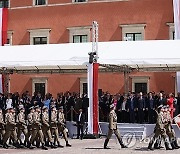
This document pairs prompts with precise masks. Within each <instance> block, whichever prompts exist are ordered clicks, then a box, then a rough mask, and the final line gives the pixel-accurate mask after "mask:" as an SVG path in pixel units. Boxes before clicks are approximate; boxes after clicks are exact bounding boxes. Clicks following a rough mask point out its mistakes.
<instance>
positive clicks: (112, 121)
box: [104, 104, 127, 149]
mask: <svg viewBox="0 0 180 154" xmlns="http://www.w3.org/2000/svg"><path fill="white" fill-rule="evenodd" d="M113 133H114V134H115V135H116V137H117V139H118V141H119V144H120V145H121V148H127V146H125V145H124V143H123V141H122V138H121V136H120V133H119V130H118V128H117V115H116V112H115V107H114V104H111V105H110V113H109V131H108V135H107V138H106V140H105V142H104V149H110V148H109V147H107V144H108V142H109V139H110V138H111V136H112V134H113Z"/></svg>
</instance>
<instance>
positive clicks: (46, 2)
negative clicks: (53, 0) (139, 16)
mask: <svg viewBox="0 0 180 154" xmlns="http://www.w3.org/2000/svg"><path fill="white" fill-rule="evenodd" d="M36 1H37V0H33V6H36V7H37V6H45V5H48V0H45V4H39V5H37V4H36Z"/></svg>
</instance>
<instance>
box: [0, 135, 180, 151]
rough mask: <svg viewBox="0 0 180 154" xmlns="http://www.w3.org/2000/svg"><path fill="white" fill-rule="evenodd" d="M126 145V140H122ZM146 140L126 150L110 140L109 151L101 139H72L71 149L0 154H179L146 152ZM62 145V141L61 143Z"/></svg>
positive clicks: (132, 144)
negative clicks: (104, 147)
mask: <svg viewBox="0 0 180 154" xmlns="http://www.w3.org/2000/svg"><path fill="white" fill-rule="evenodd" d="M124 142H125V143H126V140H124ZM147 142H148V140H146V141H143V142H140V141H135V140H133V141H132V142H131V143H130V144H129V146H130V147H129V148H128V149H121V148H120V146H119V144H118V143H117V140H116V139H111V140H110V142H109V147H110V148H111V149H107V150H106V149H103V143H104V138H102V139H84V140H77V139H72V140H70V143H71V144H72V147H71V148H67V147H64V148H63V149H60V148H58V149H49V150H47V151H45V150H41V149H32V150H30V149H13V148H11V149H3V148H0V154H60V153H64V154H120V153H121V154H133V153H136V154H146V153H147V154H151V153H153V154H163V153H168V154H176V153H177V154H179V153H180V149H178V150H172V151H166V150H165V149H160V150H154V151H148V150H147V145H148V143H147ZM61 143H62V144H64V140H62V141H61Z"/></svg>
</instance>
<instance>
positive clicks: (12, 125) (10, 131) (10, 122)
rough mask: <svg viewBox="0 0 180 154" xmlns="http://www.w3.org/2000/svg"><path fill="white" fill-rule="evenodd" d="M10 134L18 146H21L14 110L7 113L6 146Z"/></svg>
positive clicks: (4, 145)
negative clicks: (18, 140) (18, 139)
mask: <svg viewBox="0 0 180 154" xmlns="http://www.w3.org/2000/svg"><path fill="white" fill-rule="evenodd" d="M10 136H12V139H13V141H14V143H15V145H16V147H19V145H18V142H17V133H16V122H15V115H14V114H13V113H12V112H10V113H7V114H6V133H5V135H4V139H3V147H4V148H8V146H7V144H6V142H7V140H8V139H9V138H10Z"/></svg>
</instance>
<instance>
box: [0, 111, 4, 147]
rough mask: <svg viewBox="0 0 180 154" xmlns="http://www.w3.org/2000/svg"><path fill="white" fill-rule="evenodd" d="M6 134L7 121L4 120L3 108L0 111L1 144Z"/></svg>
mask: <svg viewBox="0 0 180 154" xmlns="http://www.w3.org/2000/svg"><path fill="white" fill-rule="evenodd" d="M4 134H5V122H4V118H3V113H2V110H1V112H0V144H2V139H3V137H4Z"/></svg>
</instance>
